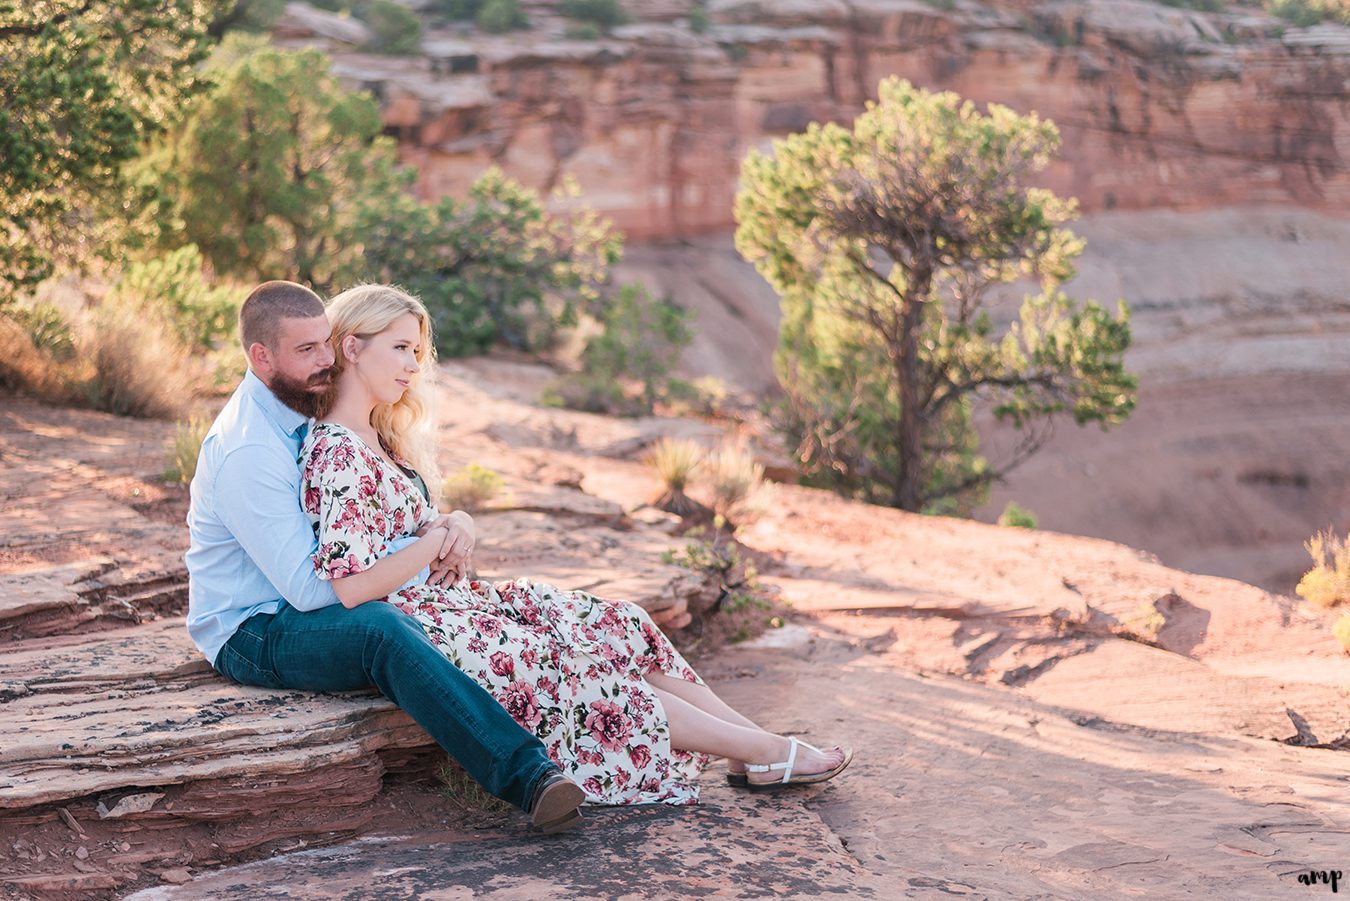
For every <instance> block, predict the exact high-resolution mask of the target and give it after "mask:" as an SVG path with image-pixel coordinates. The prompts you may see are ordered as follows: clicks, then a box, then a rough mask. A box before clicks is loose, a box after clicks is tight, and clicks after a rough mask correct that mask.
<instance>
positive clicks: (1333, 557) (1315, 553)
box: [1294, 530, 1350, 608]
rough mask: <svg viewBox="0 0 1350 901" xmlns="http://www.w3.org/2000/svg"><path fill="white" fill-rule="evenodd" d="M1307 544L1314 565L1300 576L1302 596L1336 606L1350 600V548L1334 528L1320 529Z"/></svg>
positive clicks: (1322, 603)
mask: <svg viewBox="0 0 1350 901" xmlns="http://www.w3.org/2000/svg"><path fill="white" fill-rule="evenodd" d="M1303 547H1304V548H1305V549H1306V550H1307V551H1308V556H1310V557H1312V561H1313V567H1312V569H1310V570H1308V571H1307V572H1306V573H1304V575H1303V578H1302V579H1299V582H1298V587H1297V588H1295V589H1294V591H1295V592H1297V593H1298V596H1299V597H1301V598H1303V599H1304V600H1305V601H1307V602H1308V603H1310V604H1315V605H1316V606H1318V607H1326V608H1330V607H1336V606H1339V605H1341V604H1345V603H1348V602H1350V547H1347V546H1346V543H1345V539H1343V538H1341V537H1339V536H1338V535H1336V533H1335V532H1332V531H1330V530H1328V531H1325V532H1318V533H1317V534H1316V535H1314V536H1313V537H1312V538H1309V539H1308V540H1307V542H1305V543H1304V545H1303Z"/></svg>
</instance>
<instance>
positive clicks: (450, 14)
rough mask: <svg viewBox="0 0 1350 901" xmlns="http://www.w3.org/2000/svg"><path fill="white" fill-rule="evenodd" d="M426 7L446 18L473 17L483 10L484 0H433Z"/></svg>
mask: <svg viewBox="0 0 1350 901" xmlns="http://www.w3.org/2000/svg"><path fill="white" fill-rule="evenodd" d="M425 9H426V11H427V12H428V13H430V14H432V15H434V16H440V17H443V18H446V19H472V18H474V17H475V16H477V15H478V13H479V12H481V11H482V9H483V0H432V2H431V3H430V4H428V5H427V6H426V7H425Z"/></svg>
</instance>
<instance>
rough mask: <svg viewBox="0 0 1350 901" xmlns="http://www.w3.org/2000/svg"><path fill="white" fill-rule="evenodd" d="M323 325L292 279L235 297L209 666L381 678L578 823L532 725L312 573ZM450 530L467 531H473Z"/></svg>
mask: <svg viewBox="0 0 1350 901" xmlns="http://www.w3.org/2000/svg"><path fill="white" fill-rule="evenodd" d="M329 332H330V329H329V326H328V317H327V315H326V314H325V312H324V307H323V302H322V301H321V300H319V297H318V295H316V294H315V293H314V292H313V291H310V290H309V289H308V288H305V287H304V286H302V285H297V284H294V283H292V282H282V281H272V282H267V283H265V284H263V285H260V286H258V287H257V288H256V289H254V291H253V293H252V294H250V295H249V296H248V299H247V300H245V301H244V305H243V307H242V308H241V309H240V311H239V334H240V339H241V341H242V342H243V345H244V352H245V354H246V355H247V357H248V368H249V371H248V373H247V374H245V376H244V380H243V382H241V383H240V385H239V387H238V388H237V389H235V392H234V395H233V396H232V397H231V398H230V400H229V403H227V404H226V405H225V409H223V410H222V411H221V412H220V415H219V416H218V417H217V418H216V421H215V423H214V424H212V426H211V430H210V431H209V432H208V433H207V436H206V440H205V442H204V443H203V444H202V449H201V454H200V456H199V457H198V460H197V473H196V476H194V478H193V479H192V504H191V507H190V508H189V510H188V520H187V522H188V530H189V532H190V534H191V547H190V548H189V550H188V552H187V556H186V558H185V559H186V561H187V568H188V576H189V590H188V617H187V626H188V632H189V634H190V635H191V636H192V640H193V641H194V642H195V643H196V645H197V647H198V648H199V649H200V650H201V652H202V653H203V654H204V655H205V656H206V659H207V660H209V661H210V662H211V665H212V666H213V667H215V669H216V671H217V672H219V673H220V674H221V675H223V676H225V677H226V678H228V679H232V680H234V681H236V682H240V683H243V684H245V685H258V686H262V687H265V688H293V689H305V690H310V691H350V690H355V689H362V688H368V687H369V686H371V685H374V686H375V687H377V688H378V689H379V690H380V691H381V692H382V693H383V694H384V695H385V696H386V697H388V698H389V699H390V700H392V701H393V702H394V703H395V704H397V705H398V706H400V707H402V708H403V709H404V710H405V711H407V713H408V714H409V715H410V716H411V717H412V718H413V719H414V720H416V721H417V723H418V724H419V725H420V726H421V727H422V728H423V729H425V730H426V731H427V732H428V733H429V734H430V735H431V737H432V738H434V739H435V740H436V742H437V743H438V744H439V745H440V746H441V747H442V748H444V749H445V750H446V752H447V753H449V754H450V755H451V756H452V757H454V758H455V760H457V761H458V762H459V763H460V765H462V766H463V767H464V769H465V770H466V771H468V773H469V774H470V775H471V776H473V778H475V779H477V780H478V782H479V783H480V784H482V786H483V787H484V788H485V789H487V790H488V791H489V792H491V793H492V794H494V795H496V796H497V797H499V798H502V799H504V800H506V801H509V802H510V803H512V804H515V805H516V806H517V807H520V808H522V809H523V810H525V812H526V813H528V814H530V815H531V817H532V819H533V822H534V824H535V825H536V826H538V827H539V828H541V829H542V830H544V831H545V832H557V831H561V830H563V829H568V828H571V827H573V826H575V825H577V824H578V823H579V822H580V820H581V814H580V811H578V809H577V808H578V807H579V806H580V804H581V802H582V800H583V799H584V797H585V796H584V794H583V792H582V791H581V788H580V787H579V786H577V785H576V783H574V782H572V781H571V780H569V779H567V778H566V777H565V776H563V774H562V773H561V772H560V771H559V769H558V768H557V766H555V765H554V764H553V763H552V761H550V760H549V758H548V756H547V754H546V753H545V751H544V746H543V745H542V744H541V743H540V742H539V740H538V739H536V738H535V737H534V736H532V735H530V734H529V733H528V732H526V731H525V730H524V729H522V728H521V727H520V726H519V725H517V724H516V722H515V720H513V719H512V718H511V716H510V714H508V713H507V712H506V710H505V709H504V708H503V707H502V706H501V705H500V704H498V703H497V701H496V700H494V699H493V697H492V696H491V695H490V694H488V693H487V691H485V690H484V689H483V688H482V687H480V686H479V685H478V684H477V683H476V682H474V681H473V680H472V679H470V678H469V677H468V676H466V675H465V674H464V673H463V672H461V671H460V670H459V669H458V668H457V667H456V666H454V665H453V664H452V663H450V662H449V661H448V660H447V659H446V658H445V657H444V656H443V655H442V654H441V652H440V651H438V650H437V649H436V647H435V645H433V644H432V643H431V640H430V639H429V638H427V636H426V634H425V633H424V632H423V631H422V628H421V626H419V625H418V624H417V623H416V622H415V621H414V620H413V619H412V618H411V617H408V616H406V615H405V614H404V613H403V612H402V611H400V610H399V609H398V608H396V607H394V606H393V605H392V604H385V603H380V602H369V603H365V604H361V605H360V606H358V607H355V608H353V609H350V610H349V609H347V608H345V607H343V606H342V604H340V603H338V600H337V596H336V595H335V594H334V593H333V590H332V588H331V586H330V585H329V583H327V582H325V581H323V580H321V579H319V578H318V576H316V575H315V573H314V566H313V563H312V561H311V560H310V556H309V555H310V554H311V553H313V552H314V551H315V549H316V547H317V545H316V542H315V538H314V532H313V530H312V528H311V526H310V523H309V520H308V518H307V517H306V516H305V513H304V511H303V510H302V509H301V506H300V471H299V467H298V465H297V462H296V460H297V457H298V456H299V452H300V445H301V443H302V441H303V440H304V436H305V434H306V433H307V430H308V428H309V425H310V420H311V417H312V415H313V413H314V410H315V407H316V405H317V401H318V398H319V397H320V395H322V394H323V392H324V391H325V390H326V389H327V388H328V387H329V385H330V384H331V382H332V366H333V350H332V348H331V347H330V345H329V342H328V336H329ZM455 522H456V525H455V526H454V528H458V529H461V530H464V529H466V527H465V525H464V524H463V523H464V520H462V519H456V520H455ZM459 539H460V540H458V541H457V542H456V545H457V546H460V547H469V546H471V544H472V535H471V534H469V533H468V532H467V531H466V532H464V533H463V534H462V535H460V536H459ZM463 562H464V561H463V559H462V558H461V559H457V560H447V561H444V562H443V563H442V566H444V567H445V568H447V569H449V568H453V567H456V566H459V565H462V564H463Z"/></svg>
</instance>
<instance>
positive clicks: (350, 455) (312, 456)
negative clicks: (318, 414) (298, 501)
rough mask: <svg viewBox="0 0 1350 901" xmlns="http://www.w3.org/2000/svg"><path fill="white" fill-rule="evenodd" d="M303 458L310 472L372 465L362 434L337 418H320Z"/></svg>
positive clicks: (306, 441) (309, 438) (301, 453)
mask: <svg viewBox="0 0 1350 901" xmlns="http://www.w3.org/2000/svg"><path fill="white" fill-rule="evenodd" d="M300 460H301V462H302V463H303V465H304V467H305V471H306V472H314V471H322V470H326V469H332V468H338V469H348V468H351V467H353V466H360V467H362V468H367V467H370V466H371V465H372V461H371V460H370V454H369V449H368V448H367V447H366V446H365V443H364V442H362V441H361V439H360V437H358V436H357V435H355V434H354V433H353V432H352V431H351V430H350V429H348V428H347V427H346V426H343V425H339V424H338V423H336V422H316V423H314V426H313V428H311V429H310V430H309V436H308V437H307V438H306V439H305V445H304V447H303V448H301V451H300Z"/></svg>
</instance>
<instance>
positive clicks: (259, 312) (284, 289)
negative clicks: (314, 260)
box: [239, 280, 324, 353]
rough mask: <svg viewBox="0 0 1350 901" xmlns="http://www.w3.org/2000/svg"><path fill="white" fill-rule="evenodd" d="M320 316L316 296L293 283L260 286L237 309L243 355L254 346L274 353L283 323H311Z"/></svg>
mask: <svg viewBox="0 0 1350 901" xmlns="http://www.w3.org/2000/svg"><path fill="white" fill-rule="evenodd" d="M323 313H324V308H323V301H322V300H320V299H319V295H317V294H315V293H314V292H313V291H311V290H309V289H308V288H306V287H305V286H304V285H297V284H296V283H295V282H283V281H279V280H278V281H271V282H263V283H262V284H261V285H259V286H258V287H256V288H254V289H253V293H251V294H249V296H248V298H247V299H245V300H244V305H243V306H242V307H240V308H239V340H240V341H241V342H242V343H243V345H244V352H245V353H248V349H249V348H250V347H252V346H253V345H254V344H261V345H263V346H265V347H267V348H268V349H269V350H273V351H275V350H276V349H277V336H278V334H279V332H280V330H281V320H283V319H312V318H313V317H315V316H322V315H323Z"/></svg>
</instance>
